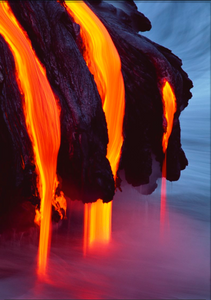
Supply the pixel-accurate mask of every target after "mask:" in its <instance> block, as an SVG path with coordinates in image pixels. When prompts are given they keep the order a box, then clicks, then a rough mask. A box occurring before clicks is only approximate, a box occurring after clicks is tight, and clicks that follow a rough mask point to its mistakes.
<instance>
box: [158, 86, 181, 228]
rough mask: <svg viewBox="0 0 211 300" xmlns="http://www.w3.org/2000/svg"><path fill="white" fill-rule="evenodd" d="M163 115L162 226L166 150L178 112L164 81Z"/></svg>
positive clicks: (172, 95)
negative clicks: (175, 115)
mask: <svg viewBox="0 0 211 300" xmlns="http://www.w3.org/2000/svg"><path fill="white" fill-rule="evenodd" d="M162 102H163V115H164V118H165V129H164V133H163V138H162V147H163V153H164V154H165V157H164V161H163V166H162V183H161V208H160V218H161V224H163V223H164V219H165V211H166V150H167V147H168V141H169V137H170V135H171V132H172V127H173V121H174V114H175V112H176V109H177V107H176V97H175V95H174V92H173V90H172V88H171V86H170V84H169V82H168V81H166V80H165V81H164V85H163V88H162Z"/></svg>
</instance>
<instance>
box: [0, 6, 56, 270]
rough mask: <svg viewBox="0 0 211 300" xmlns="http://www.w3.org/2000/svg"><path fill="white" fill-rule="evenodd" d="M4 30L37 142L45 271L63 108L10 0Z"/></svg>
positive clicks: (3, 11) (2, 10) (0, 11)
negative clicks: (14, 12)
mask: <svg viewBox="0 0 211 300" xmlns="http://www.w3.org/2000/svg"><path fill="white" fill-rule="evenodd" d="M0 19H1V22H0V33H1V34H2V35H3V37H4V39H5V40H6V42H7V43H8V44H9V47H10V49H11V51H12V53H13V56H14V60H15V65H16V70H17V82H18V85H19V89H20V91H21V92H22V94H23V95H24V99H25V102H24V103H23V106H24V114H25V121H26V125H27V131H28V134H29V136H30V138H31V140H32V143H33V149H34V156H35V164H36V168H37V173H38V178H39V180H38V182H37V185H38V190H39V194H40V198H41V206H40V211H41V227H40V242H39V264H38V273H39V274H40V275H42V274H45V270H46V263H47V254H48V249H49V241H50V236H49V232H50V220H51V205H52V199H53V189H54V185H55V181H56V165H57V155H58V150H59V147H60V119H59V107H58V105H57V102H56V99H55V97H54V95H53V92H52V90H51V88H50V85H49V83H48V80H47V78H46V74H45V70H44V69H43V67H42V66H41V64H40V63H39V61H38V59H37V58H36V56H35V53H34V51H33V50H32V47H31V43H30V41H29V40H28V39H27V37H26V36H25V34H24V32H23V31H22V29H21V28H20V26H19V24H18V23H17V21H16V18H15V17H14V15H13V13H12V11H11V10H10V8H9V6H8V5H7V3H6V2H1V3H0Z"/></svg>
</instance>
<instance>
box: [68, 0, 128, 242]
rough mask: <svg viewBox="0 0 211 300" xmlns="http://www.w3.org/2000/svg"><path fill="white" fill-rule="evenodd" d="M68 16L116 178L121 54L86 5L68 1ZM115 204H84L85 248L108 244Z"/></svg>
mask: <svg viewBox="0 0 211 300" xmlns="http://www.w3.org/2000/svg"><path fill="white" fill-rule="evenodd" d="M66 5H67V7H68V12H69V13H70V15H71V16H72V17H73V18H74V20H75V22H76V23H78V24H79V25H80V34H81V37H82V40H83V43H84V45H85V49H86V50H85V54H84V59H85V61H86V63H87V66H88V68H89V70H90V72H91V73H92V74H93V75H94V79H95V82H96V85H97V88H98V91H99V94H100V96H101V99H102V104H103V110H104V113H105V116H106V122H107V128H108V137H109V143H108V148H107V158H108V160H109V162H110V165H111V169H112V173H113V175H114V178H116V172H117V169H118V163H119V158H120V154H121V147H122V143H123V136H122V125H123V118H124V109H125V89H124V81H123V77H122V73H121V61H120V58H119V54H118V52H117V50H116V48H115V46H114V44H113V41H112V39H111V37H110V35H109V33H108V31H107V30H106V28H105V26H104V25H103V24H102V23H101V21H100V20H99V19H98V18H97V16H96V15H95V14H94V13H93V12H92V10H91V9H90V8H89V7H88V6H87V5H86V4H85V3H83V2H69V1H66ZM111 211H112V202H109V203H103V202H102V200H101V199H98V200H97V202H95V203H91V204H85V212H84V216H85V219H84V226H85V228H84V244H85V248H86V244H87V243H88V245H92V243H93V242H94V241H101V242H108V241H109V239H110V232H111Z"/></svg>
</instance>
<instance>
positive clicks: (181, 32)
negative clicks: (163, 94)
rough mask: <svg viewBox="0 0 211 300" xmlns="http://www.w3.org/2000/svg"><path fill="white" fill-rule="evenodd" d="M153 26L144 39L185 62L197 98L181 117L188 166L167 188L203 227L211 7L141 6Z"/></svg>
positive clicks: (207, 217)
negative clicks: (201, 221) (176, 180)
mask: <svg viewBox="0 0 211 300" xmlns="http://www.w3.org/2000/svg"><path fill="white" fill-rule="evenodd" d="M136 5H137V6H138V10H139V11H141V12H142V13H144V15H145V16H146V17H148V18H149V19H150V21H151V23H152V29H151V30H150V31H149V32H146V33H142V34H143V35H145V36H147V37H148V38H149V39H151V40H153V41H154V42H156V43H158V44H161V45H163V46H165V47H167V48H169V49H170V50H172V52H173V53H174V54H176V55H177V56H178V57H180V58H181V59H182V62H183V69H184V71H185V72H187V73H188V75H189V78H190V79H191V80H192V81H193V84H194V87H193V88H192V89H191V92H192V94H193V97H192V98H191V99H190V101H189V105H188V107H187V108H186V109H185V110H184V111H183V112H182V113H181V118H180V121H181V136H182V147H183V149H184V151H185V153H186V156H187V158H188V161H189V166H188V167H187V168H186V170H184V171H182V175H181V178H180V179H179V181H178V182H173V183H169V184H168V192H169V195H168V203H169V205H170V206H171V207H174V208H175V209H179V210H180V211H183V212H186V213H188V214H190V215H191V216H193V217H196V218H199V219H201V220H204V221H209V220H210V66H211V65H210V5H211V4H210V2H209V1H207V2H202V1H201V2H199V1H192V2H186V1H182V2H179V1H163V2H159V1H154V2H150V1H148V2H143V1H136Z"/></svg>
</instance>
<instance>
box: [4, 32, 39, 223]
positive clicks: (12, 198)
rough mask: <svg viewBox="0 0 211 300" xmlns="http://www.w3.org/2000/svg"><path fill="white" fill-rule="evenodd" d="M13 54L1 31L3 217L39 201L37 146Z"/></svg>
mask: <svg viewBox="0 0 211 300" xmlns="http://www.w3.org/2000/svg"><path fill="white" fill-rule="evenodd" d="M23 105H24V99H23V97H22V95H21V93H20V91H19V87H18V84H17V81H16V70H15V62H14V58H13V55H12V53H11V51H10V49H9V46H8V44H7V43H6V42H5V40H4V38H3V37H2V36H1V35H0V219H1V217H2V215H6V214H7V212H9V211H10V209H11V207H14V206H16V205H18V203H21V202H22V201H24V199H25V200H26V199H29V198H30V199H31V201H32V202H36V201H37V197H36V194H37V188H36V173H35V164H34V156H33V148H32V143H31V141H30V138H29V136H28V132H27V128H26V123H25V117H24V112H23Z"/></svg>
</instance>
